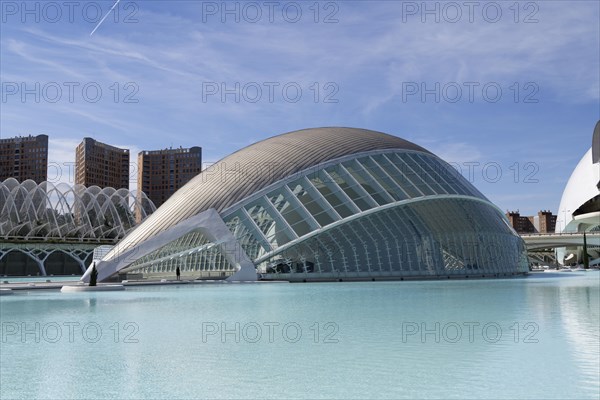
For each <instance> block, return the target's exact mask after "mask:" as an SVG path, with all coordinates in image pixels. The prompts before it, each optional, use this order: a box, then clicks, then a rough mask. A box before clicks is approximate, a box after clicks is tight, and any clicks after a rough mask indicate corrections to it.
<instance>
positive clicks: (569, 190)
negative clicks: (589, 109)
mask: <svg viewBox="0 0 600 400" xmlns="http://www.w3.org/2000/svg"><path fill="white" fill-rule="evenodd" d="M589 231H600V121H598V123H597V124H596V127H595V129H594V134H593V138H592V146H591V147H590V149H589V150H588V151H587V152H586V153H585V155H584V156H583V157H582V158H581V160H580V161H579V163H578V164H577V167H575V170H574V171H573V173H572V174H571V177H570V178H569V181H568V182H567V186H566V187H565V190H564V192H563V195H562V198H561V201H560V206H559V208H558V217H557V221H556V232H557V233H560V232H589ZM599 250H600V249H598V248H591V247H588V254H590V255H591V256H592V258H598V257H600V255H599ZM580 253H581V248H575V247H567V248H560V249H557V251H556V257H557V260H558V261H559V262H560V263H563V262H565V263H567V264H572V263H575V262H577V261H578V259H579V258H580V256H581V255H580Z"/></svg>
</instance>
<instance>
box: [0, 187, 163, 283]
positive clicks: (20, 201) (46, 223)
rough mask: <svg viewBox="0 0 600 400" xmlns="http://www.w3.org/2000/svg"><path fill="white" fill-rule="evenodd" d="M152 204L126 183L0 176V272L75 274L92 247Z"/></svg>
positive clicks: (119, 232)
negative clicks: (88, 184) (0, 179)
mask: <svg viewBox="0 0 600 400" xmlns="http://www.w3.org/2000/svg"><path fill="white" fill-rule="evenodd" d="M154 210H155V207H154V204H153V203H152V202H151V201H150V200H148V198H147V197H146V195H145V194H144V193H138V194H135V193H132V192H130V191H129V190H127V189H119V190H115V189H114V188H104V189H101V188H99V187H97V186H92V187H89V188H86V187H85V186H82V185H75V186H70V185H67V184H65V183H60V184H58V185H54V184H52V183H50V182H43V183H41V184H37V183H35V182H34V181H31V180H27V181H24V182H21V183H19V182H18V181H17V180H15V179H13V178H9V179H6V180H4V181H3V182H0V275H29V274H31V275H37V274H40V275H46V274H47V273H48V271H52V272H51V273H54V274H61V273H69V274H71V273H74V274H81V273H82V272H83V271H85V268H86V266H87V265H88V264H89V261H91V258H90V256H91V253H92V251H93V249H94V247H96V246H98V245H99V244H103V243H110V244H114V242H116V241H117V240H119V239H122V238H123V237H124V236H125V234H126V233H127V232H128V231H129V230H131V228H133V227H134V226H136V224H137V221H140V220H143V219H145V218H146V217H147V216H148V215H149V214H150V213H152V212H153V211H154ZM61 260H62V261H61Z"/></svg>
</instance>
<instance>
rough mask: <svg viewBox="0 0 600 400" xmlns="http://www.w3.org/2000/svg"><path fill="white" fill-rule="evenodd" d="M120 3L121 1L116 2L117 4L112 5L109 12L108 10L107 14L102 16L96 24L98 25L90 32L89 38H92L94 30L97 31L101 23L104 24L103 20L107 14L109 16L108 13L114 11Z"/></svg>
mask: <svg viewBox="0 0 600 400" xmlns="http://www.w3.org/2000/svg"><path fill="white" fill-rule="evenodd" d="M120 1H121V0H117V2H116V3H115V4H114V5H113V6H112V7H111V8H110V10H108V12H107V13H106V15H105V16H104V18H102V19H101V20H100V22H98V25H96V27H95V28H94V30H93V31H92V33H90V36H92V35H93V34H94V32H96V30H97V29H98V28H100V25H102V23H103V22H104V20H105V19H106V17H108V14H110V13H111V11H112V10H114V9H115V7H116V6H117V4H119V2H120Z"/></svg>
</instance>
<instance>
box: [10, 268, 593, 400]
mask: <svg viewBox="0 0 600 400" xmlns="http://www.w3.org/2000/svg"><path fill="white" fill-rule="evenodd" d="M599 291H600V273H599V272H598V271H591V272H581V273H575V272H573V273H562V274H561V273H556V274H553V273H535V274H532V275H530V276H528V277H526V278H521V279H503V280H450V281H420V282H408V281H404V282H362V283H345V282H343V283H321V284H318V283H315V284H306V283H305V284H287V283H268V284H229V285H179V286H160V287H138V288H128V290H126V291H124V292H113V293H107V292H105V293H95V294H94V293H79V294H66V293H59V292H57V291H29V292H22V293H16V294H15V295H12V296H3V297H2V298H0V319H1V322H2V337H1V342H0V346H1V347H0V398H2V399H9V398H23V399H31V398H48V399H56V398H86V399H88V398H119V399H121V398H123V399H134V398H135V399H140V398H152V399H155V398H178V399H181V398H274V399H275V398H276V399H279V398H361V399H362V398H378V399H379V398H494V399H497V398H503V399H508V398H511V399H512V398H546V399H563V398H572V399H575V398H576V399H582V398H590V399H591V398H596V399H597V398H598V396H599V393H600V382H599V372H600V360H599V359H600V336H599V324H600V323H599V310H600V296H599Z"/></svg>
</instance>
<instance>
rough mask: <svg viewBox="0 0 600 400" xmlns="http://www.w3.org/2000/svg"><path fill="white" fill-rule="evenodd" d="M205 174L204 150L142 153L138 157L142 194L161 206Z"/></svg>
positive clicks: (199, 148)
mask: <svg viewBox="0 0 600 400" xmlns="http://www.w3.org/2000/svg"><path fill="white" fill-rule="evenodd" d="M201 171H202V148H201V147H190V148H189V149H183V148H179V149H165V150H153V151H142V152H140V153H139V154H138V181H137V187H138V191H140V190H141V191H143V192H144V193H145V194H146V196H148V198H149V199H150V200H152V202H153V203H154V205H156V207H159V206H160V205H161V204H163V203H164V202H165V201H167V199H168V198H169V197H171V195H172V194H173V193H175V192H176V191H177V189H179V188H180V187H182V186H183V185H185V184H186V183H188V182H189V180H190V179H192V178H193V177H194V176H196V175H198V174H199V173H200V172H201Z"/></svg>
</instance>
